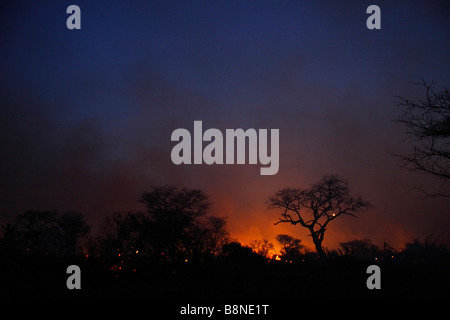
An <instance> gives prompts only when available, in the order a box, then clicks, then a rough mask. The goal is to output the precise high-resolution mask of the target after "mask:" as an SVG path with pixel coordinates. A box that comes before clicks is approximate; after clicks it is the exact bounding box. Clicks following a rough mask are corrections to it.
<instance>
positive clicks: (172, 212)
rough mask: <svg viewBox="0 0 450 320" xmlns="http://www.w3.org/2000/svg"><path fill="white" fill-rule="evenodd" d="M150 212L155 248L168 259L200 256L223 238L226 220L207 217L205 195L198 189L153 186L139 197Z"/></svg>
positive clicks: (216, 246) (208, 251) (213, 251)
mask: <svg viewBox="0 0 450 320" xmlns="http://www.w3.org/2000/svg"><path fill="white" fill-rule="evenodd" d="M140 201H141V202H142V203H144V204H145V205H146V207H147V213H148V214H149V215H150V221H151V224H150V230H149V232H150V234H151V238H152V240H151V241H152V246H153V247H154V249H155V252H156V253H157V254H159V255H161V256H164V258H165V259H170V260H172V261H173V260H192V259H194V260H201V259H204V258H205V257H206V256H207V255H214V254H215V253H217V252H218V249H219V246H220V245H222V244H223V243H225V242H226V241H227V238H228V231H227V230H226V221H225V219H223V218H219V217H208V216H206V212H207V210H208V208H209V206H210V201H209V199H208V197H207V196H206V195H205V194H204V193H203V191H201V190H195V189H194V190H189V189H177V188H176V187H174V186H155V187H153V189H152V191H151V192H149V193H144V194H143V195H142V197H141V199H140Z"/></svg>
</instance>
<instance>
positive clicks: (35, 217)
mask: <svg viewBox="0 0 450 320" xmlns="http://www.w3.org/2000/svg"><path fill="white" fill-rule="evenodd" d="M139 201H140V202H142V204H143V205H144V206H145V208H146V210H145V211H142V212H137V211H127V212H116V213H113V214H111V215H109V216H107V217H106V218H105V219H104V221H103V223H102V224H101V225H100V227H99V229H98V231H97V232H96V233H95V234H94V233H93V232H92V229H91V227H90V226H89V225H88V224H87V222H86V220H85V217H84V215H83V214H81V213H77V212H62V213H61V212H56V211H27V212H25V213H23V214H21V215H19V216H17V217H16V218H15V219H13V220H12V221H10V222H8V223H6V224H3V225H2V227H1V236H0V257H1V260H0V268H1V275H0V279H1V281H2V283H3V285H2V286H1V289H0V290H1V293H2V295H4V296H18V297H21V296H24V295H25V296H30V295H31V296H33V295H42V294H44V296H45V295H49V296H51V297H60V296H61V297H66V296H68V295H69V290H67V289H66V287H65V285H64V283H65V277H66V276H67V275H66V274H65V268H66V267H67V266H68V265H71V264H77V265H80V267H81V269H82V270H83V279H84V280H83V284H84V285H83V288H86V287H87V288H88V290H86V289H84V290H81V291H82V293H70V294H78V295H83V294H84V295H87V296H92V295H94V296H96V295H100V296H102V295H105V296H111V295H113V296H114V295H115V296H119V297H123V296H129V295H131V296H141V295H144V296H152V297H155V296H156V297H159V298H161V297H165V296H174V295H175V296H176V295H180V296H183V295H189V296H191V295H192V296H202V297H204V296H210V295H211V291H212V292H215V294H216V295H219V296H228V295H230V294H231V295H234V296H241V297H246V296H247V295H248V296H252V295H253V296H254V295H262V296H263V297H278V295H279V294H280V292H284V293H285V294H290V295H292V297H295V296H296V295H297V296H308V297H313V296H322V295H333V292H335V291H336V290H340V291H339V292H340V293H339V294H342V290H343V291H344V292H345V293H344V296H345V294H348V295H350V296H352V295H358V296H359V295H360V294H361V292H362V293H363V294H365V295H367V294H368V292H369V291H368V290H367V288H366V287H365V285H364V283H365V280H364V279H365V277H366V274H365V268H366V267H367V266H368V265H370V264H378V265H380V264H381V265H383V266H388V268H389V270H391V273H390V274H388V276H387V278H389V276H390V277H391V281H393V283H397V284H399V283H400V285H401V284H404V283H407V282H408V279H410V278H411V277H417V276H418V275H419V276H423V275H424V274H425V275H427V277H425V278H423V277H422V278H423V279H428V277H429V276H430V274H433V275H434V276H435V277H439V279H440V281H442V282H443V284H445V285H446V284H449V276H448V275H447V270H448V267H449V266H450V254H449V251H448V249H447V247H446V246H445V245H443V244H439V243H438V239H437V238H436V237H434V234H432V235H430V236H429V237H428V238H427V239H425V241H419V240H417V239H416V240H414V241H413V242H410V243H407V244H406V245H405V247H404V248H402V249H401V250H400V249H395V248H393V247H391V246H390V245H389V244H387V243H384V244H383V247H379V246H377V245H375V244H373V243H372V242H371V240H369V239H355V240H352V241H348V242H344V243H340V244H339V247H338V248H337V249H335V250H326V248H325V252H326V259H323V257H322V256H321V255H318V254H317V253H316V252H314V251H311V250H309V249H308V248H307V247H306V246H304V245H303V243H302V241H301V239H297V238H295V237H292V236H290V235H286V234H279V235H278V236H277V237H276V241H277V242H278V243H279V246H277V247H281V249H279V251H277V250H276V249H275V246H274V245H273V244H272V243H270V242H269V241H268V240H253V241H251V242H250V243H249V244H248V245H242V244H240V243H239V242H238V241H236V240H233V239H231V238H230V235H229V231H228V228H227V221H226V219H225V218H222V217H216V216H212V215H208V209H209V207H210V200H209V198H208V197H207V196H206V195H205V193H204V192H203V191H201V190H189V189H178V188H176V187H174V186H157V187H153V188H152V190H151V191H150V192H148V193H144V194H143V195H142V197H141V198H140V199H139ZM405 268H406V269H405ZM392 270H393V271H392ZM404 270H408V271H407V272H406V273H405V272H404ZM411 272H412V273H411ZM395 277H398V279H395ZM401 279H403V280H401ZM433 279H434V278H433ZM117 281H119V282H117ZM399 281H400V282H399ZM349 283H350V284H349ZM418 283H419V284H418V286H417V288H419V289H420V288H426V287H427V285H428V283H429V281H428V280H422V282H420V281H419V282H418ZM299 286H301V288H302V289H300V287H299ZM393 288H394V287H393ZM417 288H416V289H417ZM419 289H417V290H419ZM396 290H399V291H400V292H401V293H402V294H403V291H402V290H401V289H398V288H397V289H395V290H393V291H390V293H391V294H392V295H394V294H397V293H398V292H397V291H396ZM417 290H416V291H414V290H413V291H411V290H410V288H409V292H408V295H411V294H417ZM43 292H44V293H43ZM433 294H434V295H437V294H438V293H437V291H435V292H434V293H433ZM234 296H233V297H234ZM447 296H448V294H447Z"/></svg>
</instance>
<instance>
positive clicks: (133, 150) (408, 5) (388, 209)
mask: <svg viewBox="0 0 450 320" xmlns="http://www.w3.org/2000/svg"><path fill="white" fill-rule="evenodd" d="M71 4H76V5H78V6H79V7H80V8H81V30H68V29H67V27H66V19H67V18H68V17H69V14H67V13H66V9H67V7H68V6H69V5H71ZM371 4H377V5H378V6H379V7H380V8H381V27H382V28H381V30H368V29H367V27H366V19H367V18H368V16H369V15H368V14H366V9H367V7H368V6H369V5H371ZM0 39H1V43H0V222H5V221H8V220H10V219H12V218H13V217H15V216H17V215H18V214H21V213H23V212H24V211H25V210H27V209H34V210H59V211H66V210H74V211H79V212H82V213H84V214H85V215H86V217H87V220H88V222H89V223H90V224H92V225H94V226H96V225H98V224H99V223H100V222H101V221H102V220H103V219H104V217H106V216H107V215H109V214H111V213H112V212H114V211H120V210H144V206H143V205H142V204H140V203H139V202H138V199H139V197H140V195H141V194H142V193H144V192H147V191H149V190H150V188H151V186H152V185H164V184H173V185H176V186H178V187H186V188H199V189H202V190H203V191H205V192H206V193H207V194H208V195H209V196H210V199H211V201H212V202H213V206H212V207H211V210H210V214H212V215H217V216H226V217H228V222H229V227H230V231H231V235H232V236H233V237H234V238H236V239H238V240H239V241H242V242H243V243H248V242H249V241H250V240H252V239H259V240H261V239H263V238H265V239H268V240H269V241H271V242H274V243H275V239H274V238H275V235H277V234H279V233H288V234H290V235H292V236H295V237H299V238H301V239H302V241H303V242H304V243H306V244H309V245H310V237H307V233H306V230H305V229H302V228H300V227H299V226H288V225H277V226H274V225H273V223H274V222H276V221H277V219H278V214H277V212H276V211H269V210H267V208H266V206H267V205H266V203H265V201H266V199H267V197H269V196H270V195H272V194H274V193H275V192H276V191H277V190H279V189H281V188H283V187H288V186H290V187H299V188H306V187H309V186H310V185H311V184H312V183H316V182H318V181H319V180H320V178H321V177H322V176H323V175H325V174H338V175H340V176H341V177H342V178H344V179H345V180H347V181H348V182H349V184H350V188H351V190H352V192H353V193H355V194H361V195H362V196H363V197H364V198H365V199H367V200H369V201H370V202H371V204H372V205H373V206H372V207H371V208H370V210H368V211H367V212H366V213H364V214H362V215H360V217H359V218H357V219H354V218H352V217H343V218H342V219H339V220H337V221H336V223H335V224H334V225H332V226H331V225H330V228H329V229H328V231H327V233H326V234H325V240H324V246H325V247H328V248H335V247H337V246H338V245H339V242H342V241H350V240H353V239H355V238H359V239H363V238H369V239H371V240H372V241H373V242H374V243H375V244H378V245H382V244H383V241H385V242H387V243H389V244H390V245H391V246H393V247H396V248H401V247H402V246H404V244H405V242H407V241H412V240H413V239H414V238H419V239H421V240H424V239H425V238H426V237H427V236H428V235H430V234H431V233H432V232H433V230H434V228H435V227H436V232H435V235H439V236H440V240H441V241H443V242H446V243H450V233H449V231H448V230H449V227H450V199H449V198H425V197H424V195H423V194H422V193H421V192H419V191H417V190H416V189H415V188H417V187H425V188H434V187H436V186H438V184H439V181H437V180H436V179H434V178H432V177H429V176H427V175H424V174H420V173H414V172H409V171H407V170H405V169H403V168H401V167H400V165H399V159H398V158H396V157H394V156H393V154H398V153H404V152H407V151H408V150H410V144H408V142H407V141H405V140H404V139H405V137H406V136H405V133H404V128H402V127H401V126H400V125H399V124H398V123H395V122H393V120H394V119H395V118H396V117H397V116H398V115H399V112H400V110H399V108H398V107H397V106H396V105H395V103H394V102H395V96H397V95H399V96H403V97H408V98H412V99H417V98H423V97H424V94H425V93H424V90H423V88H422V87H420V86H417V85H414V84H411V83H410V82H411V81H420V80H421V79H422V78H423V79H425V80H426V81H429V82H431V81H434V82H435V83H436V87H437V88H441V87H444V86H448V85H449V84H450V55H449V52H450V5H449V4H448V2H447V3H445V1H407V2H398V1H376V2H373V1H314V2H313V1H199V2H197V1H104V2H101V1H79V0H77V1H43V2H42V3H41V2H38V1H28V2H27V1H20V2H18V1H2V2H1V4H0ZM194 120H201V121H203V127H204V130H205V129H207V128H218V129H220V130H223V131H224V130H225V129H228V128H229V129H236V128H243V129H248V128H255V129H279V130H280V169H279V171H278V173H277V174H276V175H272V176H261V175H260V174H259V168H260V165H259V164H258V165H212V166H208V165H180V166H176V165H174V164H173V163H172V161H171V158H170V152H171V149H172V147H173V146H174V145H175V143H174V142H171V140H170V137H171V133H172V132H173V131H174V130H175V129H177V128H186V129H188V130H190V131H191V132H192V130H193V122H194Z"/></svg>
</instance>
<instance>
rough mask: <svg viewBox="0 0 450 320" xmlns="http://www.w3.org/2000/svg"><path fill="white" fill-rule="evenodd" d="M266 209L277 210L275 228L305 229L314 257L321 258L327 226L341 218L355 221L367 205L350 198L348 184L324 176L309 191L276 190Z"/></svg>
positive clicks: (338, 178) (352, 197) (360, 200)
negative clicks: (282, 225)
mask: <svg viewBox="0 0 450 320" xmlns="http://www.w3.org/2000/svg"><path fill="white" fill-rule="evenodd" d="M268 207H269V209H281V217H280V218H279V220H278V221H277V222H276V223H275V224H279V223H291V224H293V225H296V224H300V225H301V226H302V227H304V228H307V229H308V230H309V233H310V236H311V237H312V240H313V242H314V245H315V248H316V251H317V254H318V255H319V257H320V258H324V257H325V256H326V255H325V251H324V250H323V248H322V242H323V239H324V235H325V231H326V230H327V228H328V225H329V223H330V222H332V221H334V220H336V219H337V218H339V217H341V216H344V215H348V216H352V217H356V214H357V213H359V212H362V211H365V210H366V209H367V208H368V207H369V202H368V201H366V200H364V199H363V198H362V197H361V196H356V197H355V196H352V195H350V189H349V187H348V183H347V182H345V181H344V180H342V179H341V178H340V177H339V176H337V175H327V176H324V177H322V179H321V180H320V182H318V183H316V184H313V185H312V186H311V187H310V188H309V189H295V188H284V189H281V190H279V191H278V192H276V193H275V195H274V196H272V197H270V198H269V200H268Z"/></svg>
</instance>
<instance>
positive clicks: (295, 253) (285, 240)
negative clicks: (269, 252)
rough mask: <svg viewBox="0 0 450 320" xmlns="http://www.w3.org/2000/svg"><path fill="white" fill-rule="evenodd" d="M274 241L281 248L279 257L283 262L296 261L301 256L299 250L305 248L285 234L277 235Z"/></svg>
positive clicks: (297, 240) (298, 240)
mask: <svg viewBox="0 0 450 320" xmlns="http://www.w3.org/2000/svg"><path fill="white" fill-rule="evenodd" d="M276 239H277V241H278V242H279V243H280V244H281V246H282V247H283V248H282V249H281V257H282V259H284V260H290V261H292V260H297V259H298V258H299V257H300V256H301V250H303V249H304V248H305V247H304V246H303V245H302V244H301V242H302V241H301V240H300V239H297V238H294V237H291V236H290V235H287V234H279V235H277V237H276Z"/></svg>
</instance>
